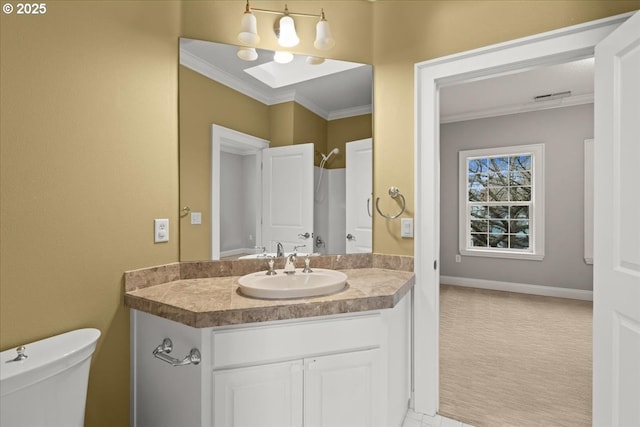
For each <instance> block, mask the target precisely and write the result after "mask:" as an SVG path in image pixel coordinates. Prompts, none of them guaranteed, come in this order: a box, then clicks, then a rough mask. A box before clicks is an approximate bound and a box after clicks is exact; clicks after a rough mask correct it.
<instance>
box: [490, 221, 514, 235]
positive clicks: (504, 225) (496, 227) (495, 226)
mask: <svg viewBox="0 0 640 427" xmlns="http://www.w3.org/2000/svg"><path fill="white" fill-rule="evenodd" d="M489 231H490V232H491V233H498V234H502V233H508V232H509V221H489Z"/></svg>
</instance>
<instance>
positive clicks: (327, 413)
mask: <svg viewBox="0 0 640 427" xmlns="http://www.w3.org/2000/svg"><path fill="white" fill-rule="evenodd" d="M379 358H380V350H378V349H374V350H367V351H357V352H353V353H344V354H336V355H332V356H324V357H316V358H311V359H305V361H304V366H305V374H304V425H305V427H347V426H348V427H371V426H374V425H380V423H382V416H381V413H380V411H381V408H382V406H383V405H384V404H385V402H382V401H381V399H380V388H381V387H380V384H379V376H380V372H381V368H380V363H379Z"/></svg>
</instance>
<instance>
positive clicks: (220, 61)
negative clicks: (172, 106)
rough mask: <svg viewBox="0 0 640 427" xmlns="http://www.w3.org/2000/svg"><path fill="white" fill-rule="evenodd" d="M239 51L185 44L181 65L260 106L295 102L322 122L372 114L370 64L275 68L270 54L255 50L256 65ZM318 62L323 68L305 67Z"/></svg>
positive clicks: (297, 60) (302, 63)
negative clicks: (259, 103)
mask: <svg viewBox="0 0 640 427" xmlns="http://www.w3.org/2000/svg"><path fill="white" fill-rule="evenodd" d="M238 49H239V47H238V46H233V45H227V44H221V43H213V42H209V41H202V40H193V39H185V38H183V39H181V40H180V64H181V65H184V66H186V67H188V68H191V69H192V70H194V71H196V72H198V73H200V74H203V75H205V76H207V77H209V78H211V79H213V80H216V81H218V82H220V83H222V84H224V85H226V86H229V87H231V88H233V89H235V90H237V91H238V92H240V93H243V94H244V95H247V96H249V97H251V98H254V99H256V100H258V101H260V102H262V103H263V104H266V105H273V104H279V103H282V102H286V101H295V102H297V103H298V104H300V105H302V106H304V107H305V108H307V109H309V110H311V111H312V112H314V113H315V114H317V115H319V116H320V117H322V118H324V119H325V120H333V119H337V118H342V117H351V116H356V115H359V114H367V113H371V112H372V93H373V75H372V71H371V66H370V65H368V64H359V63H354V62H346V61H337V60H332V59H324V60H323V58H319V57H315V56H313V57H310V56H305V55H294V56H293V60H292V61H291V62H290V63H288V64H279V63H277V62H275V61H274V52H272V51H269V50H264V49H256V52H257V59H256V60H255V61H245V60H242V59H240V58H239V57H238V55H237V53H238ZM310 58H312V59H310ZM317 59H320V60H323V62H321V63H319V64H313V63H312V64H310V63H309V62H314V60H317Z"/></svg>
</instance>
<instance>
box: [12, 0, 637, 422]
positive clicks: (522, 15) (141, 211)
mask: <svg viewBox="0 0 640 427" xmlns="http://www.w3.org/2000/svg"><path fill="white" fill-rule="evenodd" d="M256 3H257V2H256ZM259 3H260V6H263V7H273V8H277V7H281V5H282V4H281V3H280V2H259ZM243 4H244V0H238V1H207V2H205V1H197V2H196V1H183V2H180V3H177V2H171V1H154V2H151V1H140V2H135V1H127V2H122V1H112V2H109V1H100V2H97V1H95V2H93V1H82V2H79V1H69V2H64V1H56V2H48V11H47V14H46V15H45V16H39V17H27V16H20V17H18V16H16V15H5V14H0V20H1V21H0V27H1V30H0V31H1V33H0V35H1V38H0V39H1V46H0V55H1V61H0V67H1V69H0V71H1V73H0V75H1V87H2V99H1V104H0V107H1V108H0V117H1V122H2V126H1V130H0V138H1V148H0V149H1V152H0V154H1V158H0V161H1V172H0V173H1V175H0V178H1V180H0V185H1V191H0V202H1V215H2V221H1V225H0V226H1V232H2V237H1V239H0V258H1V260H0V263H1V266H2V268H1V270H0V280H1V283H0V348H1V349H2V350H4V349H7V348H10V347H13V346H17V345H18V344H21V343H24V342H29V341H32V340H35V339H39V338H43V337H46V336H49V335H52V334H55V333H58V332H62V331H65V330H69V329H73V328H79V327H85V326H91V327H98V328H99V329H101V330H102V333H103V336H102V338H101V339H100V341H99V346H98V349H97V352H96V355H95V358H94V363H93V366H92V371H91V380H90V386H89V396H88V402H87V425H89V426H107V425H108V426H126V425H128V412H129V330H128V328H129V317H128V310H126V309H125V308H124V307H123V305H122V272H123V271H125V270H129V269H134V268H139V267H145V266H150V265H156V264H162V263H167V262H173V261H176V260H177V259H178V244H177V237H178V236H177V233H176V232H175V231H176V229H177V227H176V225H177V220H178V219H177V212H178V208H179V201H178V170H177V167H178V129H177V126H178V125H177V116H178V114H177V106H178V101H177V84H178V46H177V37H178V36H179V35H183V36H186V37H192V38H202V39H208V40H213V41H218V42H224V43H234V42H235V34H236V33H237V26H238V21H239V14H240V13H241V10H242V8H243ZM312 6H313V7H312ZM294 7H295V8H296V9H300V10H299V11H302V12H305V11H309V10H310V11H312V12H313V10H314V9H319V8H320V7H325V9H326V12H327V18H328V19H329V21H330V22H331V25H332V29H333V31H334V34H335V37H336V39H337V45H336V48H335V49H334V50H333V51H332V52H331V57H333V58H337V59H344V60H350V61H356V62H366V63H373V64H374V66H375V71H374V79H375V91H374V94H375V112H374V134H375V142H374V159H375V160H374V171H375V179H374V189H375V192H376V194H384V192H385V191H386V188H388V186H389V185H397V186H399V187H400V188H401V189H402V191H403V193H404V194H405V195H406V196H407V201H408V203H409V213H410V214H411V215H413V213H412V208H411V207H412V206H413V166H412V165H413V102H414V100H413V64H414V63H415V62H418V61H422V60H426V59H430V58H434V57H437V56H441V55H446V54H451V53H455V52H460V51H464V50H467V49H471V48H475V47H480V46H485V45H488V44H491V43H497V42H501V41H506V40H509V39H513V38H516V37H522V36H526V35H530V34H534V33H538V32H542V31H547V30H552V29H555V28H560V27H563V26H568V25H573V24H577V23H581V22H586V21H589V20H593V19H597V18H602V17H605V16H610V15H615V14H618V13H622V12H625V11H629V10H633V9H638V8H640V2H639V1H596V0H593V1H560V0H556V1H542V0H534V1H513V2H509V1H454V0H448V1H399V0H393V1H376V2H366V1H360V0H358V1H325V2H316V1H309V2H307V1H305V2H304V7H303V4H302V2H298V1H290V2H289V8H290V9H294ZM307 8H308V9H307ZM302 9H304V10H302ZM372 23H373V25H372ZM270 25H271V24H270V23H269V22H267V21H266V20H264V19H262V20H261V23H260V29H261V32H262V33H263V34H268V30H270V28H269V26H270ZM313 25H314V22H308V23H307V22H306V21H305V23H302V21H301V22H300V24H299V27H300V29H301V34H302V31H304V32H306V34H307V36H306V37H304V39H303V40H304V41H303V43H302V44H301V45H300V47H299V49H298V50H297V52H300V53H305V52H306V51H309V52H310V51H312V47H311V45H310V43H311V42H310V41H309V40H310V38H309V36H308V34H309V33H310V32H312V31H313V30H312V27H313ZM180 26H181V29H180ZM374 28H375V31H373V29H374ZM264 39H265V42H264V43H263V45H261V46H260V47H264V48H273V47H275V46H274V43H273V42H271V41H266V39H267V37H264ZM381 207H382V206H381ZM158 217H160V218H169V219H170V220H171V224H172V240H171V242H169V243H167V244H153V241H152V220H153V218H158ZM397 227H398V224H397V223H396V221H394V222H391V223H387V222H386V221H383V220H381V219H380V218H378V217H376V219H375V223H374V228H375V230H374V239H375V240H374V250H375V251H376V252H384V253H390V254H410V253H412V250H413V242H411V241H410V240H404V241H403V240H401V239H399V238H398V237H395V236H397V235H398V234H399V230H398V229H397Z"/></svg>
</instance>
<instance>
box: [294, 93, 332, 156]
mask: <svg viewBox="0 0 640 427" xmlns="http://www.w3.org/2000/svg"><path fill="white" fill-rule="evenodd" d="M293 104H294V108H293V143H294V144H304V143H307V142H313V148H314V150H315V151H316V152H318V151H319V152H323V151H325V150H326V147H327V121H326V120H325V119H323V118H322V117H320V116H318V115H317V114H315V113H314V112H312V111H311V110H308V109H306V108H305V107H303V106H302V105H300V104H298V103H295V102H294V103H293ZM319 163H320V156H319V155H316V156H315V164H316V165H318V164H319Z"/></svg>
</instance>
